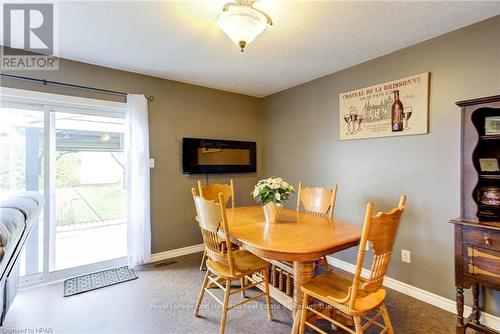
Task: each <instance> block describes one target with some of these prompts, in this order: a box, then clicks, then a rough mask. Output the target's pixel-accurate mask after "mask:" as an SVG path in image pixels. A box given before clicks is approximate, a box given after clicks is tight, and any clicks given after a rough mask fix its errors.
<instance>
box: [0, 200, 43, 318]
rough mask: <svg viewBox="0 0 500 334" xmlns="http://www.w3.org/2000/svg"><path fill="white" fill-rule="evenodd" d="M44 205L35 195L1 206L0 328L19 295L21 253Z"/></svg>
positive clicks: (3, 202) (5, 202)
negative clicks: (17, 294) (16, 296)
mask: <svg viewBox="0 0 500 334" xmlns="http://www.w3.org/2000/svg"><path fill="white" fill-rule="evenodd" d="M43 205H44V200H43V196H42V195H41V194H39V193H37V192H33V191H26V192H22V193H19V194H17V195H15V196H13V197H11V198H9V199H7V200H5V201H2V202H0V312H1V315H0V326H1V325H3V322H4V319H5V315H6V314H7V311H8V310H9V306H10V305H11V304H12V301H13V300H14V297H15V295H16V293H17V287H18V285H19V264H20V254H21V251H22V249H23V248H24V245H25V243H26V240H27V238H28V236H29V234H30V232H31V231H32V230H33V227H34V226H36V224H37V223H38V219H39V216H40V212H41V211H42V209H43Z"/></svg>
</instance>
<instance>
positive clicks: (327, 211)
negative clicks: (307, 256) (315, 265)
mask: <svg viewBox="0 0 500 334" xmlns="http://www.w3.org/2000/svg"><path fill="white" fill-rule="evenodd" d="M337 190H338V185H337V184H335V185H334V186H333V188H332V189H327V188H320V187H314V188H309V187H302V181H299V186H298V188H297V211H300V205H301V204H302V206H303V207H304V209H305V212H306V213H309V214H312V215H315V216H320V217H324V218H328V219H330V218H332V217H333V212H334V211H335V202H336V200H337ZM321 262H322V264H320V265H319V267H324V268H326V269H325V270H329V266H328V260H327V259H326V256H323V257H322V258H321Z"/></svg>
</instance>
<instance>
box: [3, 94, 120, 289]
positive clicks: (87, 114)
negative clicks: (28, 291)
mask: <svg viewBox="0 0 500 334" xmlns="http://www.w3.org/2000/svg"><path fill="white" fill-rule="evenodd" d="M5 92H7V93H8V94H5ZM1 102H2V104H1V106H0V119H1V122H0V197H2V198H5V197H8V196H10V195H12V194H14V193H16V192H19V191H22V190H34V191H39V192H41V193H43V194H44V195H45V196H44V197H45V200H46V205H45V208H44V213H43V214H42V216H41V217H40V224H39V225H38V226H37V228H36V229H34V230H33V232H32V234H31V236H30V239H29V240H28V242H27V246H26V249H25V250H24V252H23V254H22V258H21V276H23V277H24V283H27V284H30V283H32V282H33V283H36V282H39V281H49V280H55V279H61V278H65V277H68V276H73V275H77V274H80V273H87V272H92V271H96V270H100V269H104V268H107V267H110V266H113V265H121V264H125V263H126V254H127V226H126V221H127V213H126V198H127V191H126V184H125V179H126V178H125V175H126V165H127V164H126V158H125V152H124V135H125V128H126V127H125V118H124V104H123V103H116V102H109V101H99V100H91V99H82V98H73V97H67V96H60V95H53V94H45V93H34V92H28V91H20V90H9V89H5V88H3V89H2V99H1ZM21 282H22V283H23V280H22V281H21Z"/></svg>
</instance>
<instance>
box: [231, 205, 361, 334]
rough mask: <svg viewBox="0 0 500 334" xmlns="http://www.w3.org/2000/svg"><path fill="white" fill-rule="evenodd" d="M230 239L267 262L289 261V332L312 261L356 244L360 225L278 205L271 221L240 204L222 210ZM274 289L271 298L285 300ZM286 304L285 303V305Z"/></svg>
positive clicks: (295, 327) (310, 274)
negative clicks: (274, 218) (291, 288)
mask: <svg viewBox="0 0 500 334" xmlns="http://www.w3.org/2000/svg"><path fill="white" fill-rule="evenodd" d="M226 214H227V225H228V230H229V235H230V238H231V241H232V242H234V243H236V244H237V245H238V246H239V247H241V248H242V249H245V250H247V251H249V252H251V253H253V254H255V255H257V256H259V257H262V258H264V259H268V260H269V261H286V262H289V263H293V273H292V274H293V299H292V298H290V300H289V302H290V303H291V307H289V308H290V309H291V310H292V316H293V319H294V323H293V327H292V333H297V332H298V325H299V320H298V319H299V316H298V311H299V310H300V307H301V305H302V300H303V296H304V294H303V293H302V291H301V287H302V285H303V284H304V283H306V282H308V281H309V280H311V279H312V278H313V276H314V261H315V260H317V259H320V258H322V257H323V256H326V255H328V254H332V253H336V252H339V251H342V250H345V249H347V248H351V247H355V246H357V245H359V241H360V239H361V227H360V226H359V225H356V224H351V223H347V222H344V221H341V220H338V219H335V218H325V217H321V216H319V215H314V214H310V213H305V212H300V211H296V210H290V209H287V208H282V209H281V211H280V214H279V217H278V221H277V222H275V223H266V221H265V219H264V213H263V210H262V207H261V206H242V207H236V208H230V209H227V211H226ZM277 293H278V292H277V291H274V294H273V291H271V297H273V298H274V299H275V300H277V301H279V302H280V303H282V304H285V303H286V302H287V299H286V298H283V296H282V295H280V296H277V295H276V294H277ZM285 306H287V307H288V306H289V305H285Z"/></svg>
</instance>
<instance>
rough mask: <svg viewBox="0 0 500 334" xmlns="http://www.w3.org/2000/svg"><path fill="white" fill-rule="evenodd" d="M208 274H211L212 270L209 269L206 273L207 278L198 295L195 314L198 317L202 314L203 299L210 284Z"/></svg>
mask: <svg viewBox="0 0 500 334" xmlns="http://www.w3.org/2000/svg"><path fill="white" fill-rule="evenodd" d="M208 275H210V271H209V270H207V273H206V274H205V278H204V279H203V283H202V284H201V291H200V294H199V295H198V301H197V302H196V307H195V308H194V316H195V317H197V316H198V315H199V314H200V305H201V301H202V300H203V296H204V295H205V288H206V287H207V284H208Z"/></svg>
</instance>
